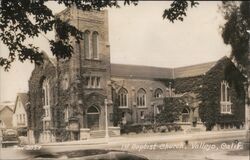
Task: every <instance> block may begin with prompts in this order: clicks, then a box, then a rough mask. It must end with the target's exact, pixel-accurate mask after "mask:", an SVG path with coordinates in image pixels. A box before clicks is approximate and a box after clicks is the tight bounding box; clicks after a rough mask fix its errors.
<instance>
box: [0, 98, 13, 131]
mask: <svg viewBox="0 0 250 160" xmlns="http://www.w3.org/2000/svg"><path fill="white" fill-rule="evenodd" d="M13 108H14V103H13V102H9V101H6V102H2V103H1V104H0V129H10V128H13V124H12V116H13Z"/></svg>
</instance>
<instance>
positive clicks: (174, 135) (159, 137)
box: [40, 130, 246, 147]
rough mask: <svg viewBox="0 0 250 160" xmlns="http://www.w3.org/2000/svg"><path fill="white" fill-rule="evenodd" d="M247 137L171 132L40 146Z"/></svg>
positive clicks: (227, 133) (242, 135) (241, 133)
mask: <svg viewBox="0 0 250 160" xmlns="http://www.w3.org/2000/svg"><path fill="white" fill-rule="evenodd" d="M245 137H246V131H244V130H240V131H239V130H237V131H209V132H195V133H183V132H171V133H169V134H168V133H166V134H154V133H152V134H138V135H124V136H123V135H122V136H120V137H109V138H108V139H106V138H97V139H88V140H79V141H68V142H56V143H46V144H40V145H42V146H44V147H45V146H48V147H49V146H60V145H62V146H68V145H98V144H109V145H117V144H119V145H121V144H126V143H150V142H168V143H174V142H184V141H206V140H209V141H211V140H214V141H216V140H221V139H222V140H227V139H243V138H245Z"/></svg>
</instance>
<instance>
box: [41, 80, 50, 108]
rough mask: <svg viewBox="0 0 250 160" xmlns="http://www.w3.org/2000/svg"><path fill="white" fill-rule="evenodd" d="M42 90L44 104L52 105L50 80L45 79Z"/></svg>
mask: <svg viewBox="0 0 250 160" xmlns="http://www.w3.org/2000/svg"><path fill="white" fill-rule="evenodd" d="M42 92H43V101H44V102H43V104H44V106H49V105H50V90H49V81H48V79H44V80H43V83H42Z"/></svg>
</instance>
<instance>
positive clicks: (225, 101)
mask: <svg viewBox="0 0 250 160" xmlns="http://www.w3.org/2000/svg"><path fill="white" fill-rule="evenodd" d="M220 105H221V113H225V114H231V113H232V110H231V105H232V103H231V97H230V90H229V84H228V83H227V81H222V82H221V101H220Z"/></svg>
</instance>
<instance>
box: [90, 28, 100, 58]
mask: <svg viewBox="0 0 250 160" xmlns="http://www.w3.org/2000/svg"><path fill="white" fill-rule="evenodd" d="M98 47H99V34H98V32H93V34H92V49H93V59H98V58H99V53H98V52H99V48H98Z"/></svg>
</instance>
